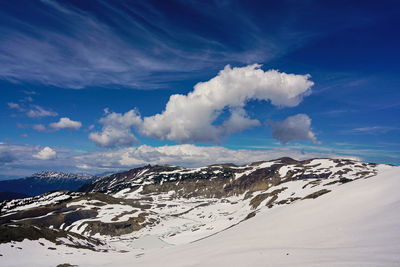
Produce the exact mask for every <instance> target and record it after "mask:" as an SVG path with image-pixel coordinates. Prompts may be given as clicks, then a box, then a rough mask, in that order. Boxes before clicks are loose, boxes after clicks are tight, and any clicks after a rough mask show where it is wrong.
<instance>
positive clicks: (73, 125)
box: [50, 117, 82, 130]
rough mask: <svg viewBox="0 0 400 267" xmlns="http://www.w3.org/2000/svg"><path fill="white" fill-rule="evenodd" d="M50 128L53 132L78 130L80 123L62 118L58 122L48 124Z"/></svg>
mask: <svg viewBox="0 0 400 267" xmlns="http://www.w3.org/2000/svg"><path fill="white" fill-rule="evenodd" d="M50 127H51V128H53V129H55V130H61V129H69V130H78V129H79V128H81V127H82V123H81V122H79V121H73V120H71V119H70V118H67V117H63V118H60V120H59V121H58V122H53V123H50Z"/></svg>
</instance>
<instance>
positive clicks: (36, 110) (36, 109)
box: [26, 105, 58, 118]
mask: <svg viewBox="0 0 400 267" xmlns="http://www.w3.org/2000/svg"><path fill="white" fill-rule="evenodd" d="M26 115H27V116H28V117H31V118H39V117H54V116H57V115H58V114H57V112H54V111H51V110H46V109H45V108H43V107H41V106H38V105H33V106H32V109H30V110H29V111H28V112H27V113H26Z"/></svg>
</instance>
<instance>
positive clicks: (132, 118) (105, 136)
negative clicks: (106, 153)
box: [89, 110, 141, 148]
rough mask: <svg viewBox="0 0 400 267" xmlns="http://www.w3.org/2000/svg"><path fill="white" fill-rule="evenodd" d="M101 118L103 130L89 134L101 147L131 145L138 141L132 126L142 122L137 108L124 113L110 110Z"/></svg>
mask: <svg viewBox="0 0 400 267" xmlns="http://www.w3.org/2000/svg"><path fill="white" fill-rule="evenodd" d="M105 115H106V116H104V117H103V118H101V119H100V120H99V122H100V123H101V124H103V128H102V130H101V132H93V133H90V134H89V139H90V140H91V141H93V142H94V143H95V144H96V145H98V146H100V147H108V148H112V147H118V146H129V145H132V144H133V143H135V142H136V141H137V139H136V137H135V136H134V135H133V134H132V132H131V127H133V126H136V125H138V124H140V123H141V119H140V116H139V114H138V113H137V111H136V110H130V111H128V112H126V113H124V114H120V113H115V112H111V113H110V112H109V111H108V110H107V111H106V110H105Z"/></svg>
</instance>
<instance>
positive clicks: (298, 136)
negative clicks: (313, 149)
mask: <svg viewBox="0 0 400 267" xmlns="http://www.w3.org/2000/svg"><path fill="white" fill-rule="evenodd" d="M270 124H271V127H272V137H273V138H275V139H277V140H279V141H280V142H281V143H283V144H286V143H287V142H290V141H294V140H308V141H311V142H313V143H314V144H318V143H319V142H318V141H317V138H316V137H315V134H314V133H313V132H312V130H311V119H310V117H308V116H307V115H306V114H297V115H294V116H290V117H287V118H286V119H285V120H282V121H278V122H270Z"/></svg>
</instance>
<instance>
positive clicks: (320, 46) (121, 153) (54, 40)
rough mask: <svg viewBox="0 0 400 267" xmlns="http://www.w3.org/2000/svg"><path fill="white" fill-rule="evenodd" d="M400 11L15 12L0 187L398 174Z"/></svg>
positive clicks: (0, 9)
mask: <svg viewBox="0 0 400 267" xmlns="http://www.w3.org/2000/svg"><path fill="white" fill-rule="evenodd" d="M399 10H400V5H399V4H398V3H397V2H396V1H362V2H360V1H345V2H342V1H301V3H300V2H299V1H228V0H226V1H55V0H46V1H2V2H1V3H0V86H1V90H0V107H1V108H0V125H1V131H0V142H1V144H0V169H1V171H0V178H8V177H18V176H23V175H27V174H29V173H32V172H34V171H37V170H42V169H52V170H61V171H75V172H76V171H84V172H90V173H99V172H103V171H108V170H117V169H128V168H131V167H135V166H138V165H143V164H145V163H151V164H182V165H186V166H196V165H202V164H208V163H212V162H223V161H232V162H236V163H242V162H246V161H252V160H261V159H271V158H274V157H279V156H284V155H287V156H292V157H294V158H298V159H303V158H308V157H337V156H346V157H356V158H360V159H363V160H366V161H372V162H384V163H391V164H399V163H400V142H399V141H400V140H399V139H400V121H399V118H400V116H399V115H400V90H399V85H400V76H399V75H398V73H399V67H398V62H399V60H400V52H399V47H400V36H399V34H397V31H398V28H399V26H400V16H399V15H400V14H399V13H400V12H399ZM254 64H260V65H257V66H256V65H254ZM227 65H230V67H228V68H226V67H225V66H227ZM271 70H277V72H274V71H271ZM285 73H286V74H288V75H286V74H285ZM289 74H290V75H292V76H290V75H289ZM240 75H244V76H243V77H249V78H240V77H241V76H240ZM305 75H309V76H305ZM278 76H279V77H280V78H282V77H283V78H282V79H286V80H285V81H286V85H283V84H279V85H266V84H269V81H271V79H275V78H276V77H278ZM252 77H253V78H252ZM257 77H260V83H261V84H263V85H262V86H261V85H260V86H261V89H260V88H259V87H260V86H259V85H255V84H254V79H258V78H257ZM210 80H211V81H210ZM212 81H214V82H212ZM199 82H203V85H201V86H197V87H195V86H196V84H198V83H199ZM292 83H293V84H294V85H293V86H294V87H293V88H292V89H293V90H296V95H295V97H294V98H292V96H291V93H293V92H292V91H293V90H292V89H290V88H289V85H288V84H292ZM236 85H237V86H236ZM239 85H240V86H239ZM200 87H201V88H200ZM196 88H197V89H196ZM260 90H264V91H262V92H261V91H260ZM276 90H278V91H279V92H280V93H279V94H282V95H279V96H277V95H276ZM172 95H178V96H179V97H176V99H175V97H171V96H172ZM191 95H192V96H191ZM193 95H197V96H199V98H196V99H195V98H194V96H193ZM205 96H207V97H210V99H208V100H207V101H208V102H207V101H205V102H204V101H200V100H199V99H200V98H201V99H203V98H204V97H205ZM170 97H171V98H170ZM241 97H243V99H242V100H238V99H241ZM220 98H221V99H220ZM289 98H290V99H289ZM157 114H158V115H157ZM210 151H213V153H211V152H210Z"/></svg>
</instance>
